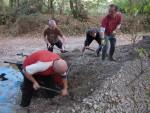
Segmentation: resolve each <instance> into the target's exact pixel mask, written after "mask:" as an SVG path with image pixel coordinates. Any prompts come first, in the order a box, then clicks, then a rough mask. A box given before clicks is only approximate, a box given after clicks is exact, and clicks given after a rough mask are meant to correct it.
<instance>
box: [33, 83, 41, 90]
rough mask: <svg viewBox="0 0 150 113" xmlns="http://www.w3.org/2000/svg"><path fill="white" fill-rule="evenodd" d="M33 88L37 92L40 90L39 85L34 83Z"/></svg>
mask: <svg viewBox="0 0 150 113" xmlns="http://www.w3.org/2000/svg"><path fill="white" fill-rule="evenodd" d="M33 88H34V89H35V90H38V89H39V88H40V85H39V84H38V83H37V82H35V83H33Z"/></svg>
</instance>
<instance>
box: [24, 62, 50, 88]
mask: <svg viewBox="0 0 150 113" xmlns="http://www.w3.org/2000/svg"><path fill="white" fill-rule="evenodd" d="M50 66H52V62H37V63H35V64H31V65H29V66H26V67H25V69H24V74H25V77H26V78H27V79H28V80H30V81H31V82H32V83H33V88H34V89H39V88H40V85H39V84H38V82H37V81H36V80H35V78H34V77H33V75H34V74H35V73H38V72H42V71H45V70H47V69H48V68H49V67H50Z"/></svg>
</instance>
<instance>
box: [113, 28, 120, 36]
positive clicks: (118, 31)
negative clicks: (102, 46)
mask: <svg viewBox="0 0 150 113" xmlns="http://www.w3.org/2000/svg"><path fill="white" fill-rule="evenodd" d="M120 32H121V31H120V30H119V29H117V30H114V31H113V33H112V34H113V35H114V36H115V35H116V34H118V33H120Z"/></svg>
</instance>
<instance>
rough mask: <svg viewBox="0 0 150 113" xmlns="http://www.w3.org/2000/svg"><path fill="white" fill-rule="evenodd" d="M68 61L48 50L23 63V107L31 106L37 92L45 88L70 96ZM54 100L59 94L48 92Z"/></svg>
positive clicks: (33, 55)
mask: <svg viewBox="0 0 150 113" xmlns="http://www.w3.org/2000/svg"><path fill="white" fill-rule="evenodd" d="M67 69H68V66H67V63H66V61H64V60H63V59H61V58H60V56H59V55H57V54H55V53H52V52H49V51H47V50H40V51H37V52H35V53H33V54H31V55H29V56H28V57H27V58H26V59H25V61H24V63H23V73H24V81H23V86H22V100H21V106H22V107H27V106H29V105H30V102H31V98H32V96H33V93H34V91H35V90H38V89H40V88H41V86H45V87H48V88H51V89H54V90H56V89H57V90H58V88H59V91H60V92H61V95H62V96H66V95H67V94H68V83H67V75H66V71H67ZM47 93H48V95H49V96H50V97H51V98H52V97H54V96H56V95H58V94H56V93H53V92H50V91H48V92H47Z"/></svg>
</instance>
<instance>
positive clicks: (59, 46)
mask: <svg viewBox="0 0 150 113" xmlns="http://www.w3.org/2000/svg"><path fill="white" fill-rule="evenodd" d="M55 45H56V46H57V47H58V48H59V49H62V46H63V44H62V42H61V41H60V40H58V41H57V42H56V43H51V47H48V45H47V49H48V50H49V51H51V52H53V48H54V46H55Z"/></svg>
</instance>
